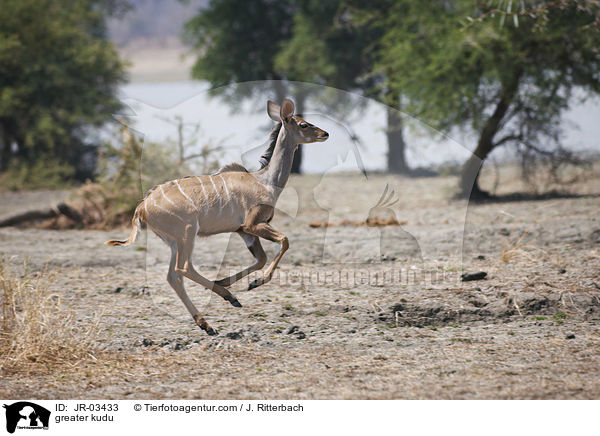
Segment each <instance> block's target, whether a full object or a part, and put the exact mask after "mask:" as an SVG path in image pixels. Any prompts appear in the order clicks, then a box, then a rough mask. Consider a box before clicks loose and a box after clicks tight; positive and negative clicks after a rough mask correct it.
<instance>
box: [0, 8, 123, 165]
mask: <svg viewBox="0 0 600 436" xmlns="http://www.w3.org/2000/svg"><path fill="white" fill-rule="evenodd" d="M118 5H119V2H118V1H114V0H3V1H2V7H0V23H2V25H1V26H0V171H1V170H4V169H6V168H8V166H9V163H12V162H15V163H16V164H17V165H22V164H26V165H28V166H29V167H32V166H34V165H37V164H38V162H40V161H41V160H42V158H44V159H51V160H53V161H56V162H57V163H59V164H60V165H63V164H67V165H69V166H71V167H73V168H76V169H77V170H78V171H80V172H81V171H82V159H83V156H84V155H85V154H86V152H87V151H90V152H92V153H93V149H90V148H89V145H90V144H86V142H87V141H88V140H89V136H90V135H89V134H90V132H91V130H90V129H91V128H94V127H99V126H101V125H102V124H103V123H104V122H106V121H107V120H109V119H110V118H111V114H112V113H114V112H116V111H117V110H118V108H119V107H120V103H119V101H118V99H117V97H116V91H117V86H118V85H119V84H120V83H122V82H123V80H124V70H123V64H122V62H121V61H120V60H119V57H118V55H117V52H116V50H115V48H114V47H113V45H112V44H111V43H110V42H108V40H107V38H106V31H105V18H106V16H107V15H109V14H111V13H112V12H113V11H115V9H116V8H117V7H118ZM87 170H88V174H86V175H89V168H88V169H87ZM69 175H72V174H71V173H70V174H69ZM75 175H77V176H79V177H81V176H83V175H84V174H80V173H77V174H75Z"/></svg>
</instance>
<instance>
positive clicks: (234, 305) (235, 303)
mask: <svg viewBox="0 0 600 436" xmlns="http://www.w3.org/2000/svg"><path fill="white" fill-rule="evenodd" d="M225 300H227V301H229V302H230V303H231V305H232V306H233V307H242V303H240V302H239V301H238V299H237V298H235V297H234V296H233V295H232V296H231V298H225Z"/></svg>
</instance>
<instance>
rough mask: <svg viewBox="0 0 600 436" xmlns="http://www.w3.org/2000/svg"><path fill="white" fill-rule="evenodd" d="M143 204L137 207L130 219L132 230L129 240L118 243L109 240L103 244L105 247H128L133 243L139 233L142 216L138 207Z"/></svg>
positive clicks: (115, 240) (117, 241)
mask: <svg viewBox="0 0 600 436" xmlns="http://www.w3.org/2000/svg"><path fill="white" fill-rule="evenodd" d="M142 204H143V203H140V204H139V205H138V207H137V208H136V209H135V212H134V214H133V218H132V219H131V225H132V229H131V234H130V235H129V238H127V239H125V240H124V241H119V240H117V239H111V240H110V241H106V242H105V244H106V245H111V246H115V245H123V246H126V245H129V244H131V243H132V242H134V241H135V238H137V235H138V233H140V227H141V226H142V218H143V216H141V215H142V214H141V211H140V206H141V205H142Z"/></svg>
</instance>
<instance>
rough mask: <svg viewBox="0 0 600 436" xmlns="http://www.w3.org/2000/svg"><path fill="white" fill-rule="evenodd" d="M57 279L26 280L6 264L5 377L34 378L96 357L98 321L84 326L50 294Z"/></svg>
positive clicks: (0, 306) (1, 264)
mask: <svg viewBox="0 0 600 436" xmlns="http://www.w3.org/2000/svg"><path fill="white" fill-rule="evenodd" d="M53 281H54V276H53V275H51V274H50V273H48V271H46V270H43V271H41V272H38V273H31V272H30V271H29V270H28V267H27V263H25V264H24V266H23V272H22V274H18V273H17V272H16V271H15V270H14V268H11V266H10V265H9V262H8V261H7V260H5V259H0V327H1V331H0V372H28V371H39V370H42V369H48V368H49V367H50V366H52V365H64V364H73V363H75V362H80V361H83V360H89V359H92V358H93V357H94V356H93V355H94V352H95V350H94V348H93V344H94V342H96V337H97V333H98V331H99V329H98V320H97V319H96V320H90V321H88V323H87V324H86V325H85V326H84V327H81V326H78V325H76V324H75V320H74V316H73V313H72V312H71V310H69V309H68V308H67V307H66V306H65V305H64V304H62V302H61V299H60V298H59V297H58V296H57V295H55V294H53V293H52V292H51V291H50V285H51V284H52V282H53Z"/></svg>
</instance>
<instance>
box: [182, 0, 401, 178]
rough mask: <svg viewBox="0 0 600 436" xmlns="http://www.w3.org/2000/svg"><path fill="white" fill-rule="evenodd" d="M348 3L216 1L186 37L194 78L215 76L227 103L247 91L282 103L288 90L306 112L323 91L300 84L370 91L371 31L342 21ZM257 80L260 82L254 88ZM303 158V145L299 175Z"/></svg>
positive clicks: (340, 102)
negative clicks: (194, 56)
mask: <svg viewBox="0 0 600 436" xmlns="http://www.w3.org/2000/svg"><path fill="white" fill-rule="evenodd" d="M342 5H343V4H342V2H341V1H339V0H334V1H326V2H323V1H315V0H284V1H278V2H272V1H268V0H251V1H247V2H238V1H236V0H214V1H212V2H211V3H210V4H209V6H208V7H207V8H204V9H201V10H200V11H199V12H198V14H197V15H196V16H195V17H194V18H193V19H191V20H190V21H189V22H188V23H187V25H186V37H187V40H188V42H190V43H192V44H193V46H194V48H195V50H196V51H197V52H198V58H197V60H196V63H195V65H194V67H193V70H192V75H193V76H194V77H195V78H198V79H203V80H207V81H209V82H210V83H211V85H212V86H213V87H214V88H215V90H216V92H217V93H219V94H220V95H221V96H223V97H225V98H226V100H227V99H228V98H230V97H234V98H232V99H231V100H232V102H233V103H234V104H235V102H237V101H238V99H239V97H240V96H241V97H251V96H252V95H253V94H257V95H260V94H264V93H271V94H273V93H274V96H275V99H276V100H278V101H281V100H282V99H283V98H284V97H285V96H286V95H287V94H288V93H289V94H291V95H293V96H294V100H295V103H296V112H297V113H298V114H300V115H302V114H303V113H304V111H305V109H306V103H307V101H308V99H309V98H311V97H315V93H316V92H317V89H316V88H315V87H310V86H302V85H299V86H296V85H295V84H294V83H293V82H294V81H297V82H309V83H315V84H320V85H327V86H332V87H336V88H341V89H345V90H351V89H360V90H362V91H367V90H368V91H369V92H370V91H371V88H372V81H371V80H368V79H365V78H364V77H363V74H365V73H368V72H369V71H370V66H372V63H369V61H368V59H367V57H366V55H365V54H364V53H366V51H363V48H365V46H366V44H367V39H366V38H365V36H366V34H367V32H364V33H363V32H362V31H363V30H365V29H360V30H361V31H360V32H359V31H357V29H356V28H355V27H352V26H349V24H351V23H350V22H349V21H346V23H344V22H343V20H338V18H340V12H341V7H342ZM336 23H337V24H336ZM367 30H368V29H367ZM250 81H260V82H259V83H257V84H255V85H254V86H252V87H250V86H248V84H247V82H250ZM240 83H241V84H242V86H236V84H240ZM225 85H229V86H227V87H224V86H225ZM220 87H224V88H220ZM332 94H335V95H332ZM321 100H322V102H323V103H324V104H326V106H327V107H328V108H329V109H331V110H336V109H338V108H340V107H341V106H344V105H347V104H348V101H346V100H347V99H344V98H343V93H329V95H327V97H324V98H322V99H321ZM393 112H395V113H396V112H397V111H393ZM398 122H399V119H398ZM396 136H397V135H396ZM400 137H401V129H400ZM401 155H402V158H403V157H404V153H403V148H402V153H401ZM301 162H302V147H301V146H299V147H298V150H297V151H296V154H295V156H294V163H293V167H292V171H293V172H299V169H300V165H301Z"/></svg>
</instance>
